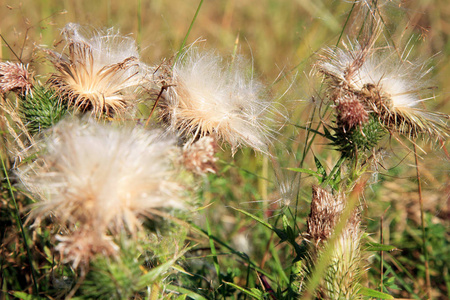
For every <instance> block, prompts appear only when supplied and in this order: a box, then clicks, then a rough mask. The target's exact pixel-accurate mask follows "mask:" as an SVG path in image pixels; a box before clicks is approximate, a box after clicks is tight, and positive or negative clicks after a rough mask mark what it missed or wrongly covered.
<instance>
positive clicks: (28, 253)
mask: <svg viewBox="0 0 450 300" xmlns="http://www.w3.org/2000/svg"><path fill="white" fill-rule="evenodd" d="M0 159H1V161H2V167H3V172H4V173H5V178H6V181H7V183H8V189H9V192H10V194H11V199H12V200H13V203H14V209H15V210H16V211H15V217H16V221H17V224H19V227H20V232H21V234H22V238H23V243H24V245H25V249H26V251H27V257H28V261H29V263H30V268H31V277H32V278H33V291H34V294H35V295H36V296H38V291H39V289H38V286H37V281H36V273H35V270H34V267H33V260H32V259H31V251H30V248H29V247H28V242H27V236H26V234H25V230H24V229H23V224H22V220H20V214H19V207H18V206H17V202H16V198H15V197H14V192H13V190H12V186H11V181H10V180H9V176H8V172H7V171H6V166H5V161H4V160H3V157H1V156H0Z"/></svg>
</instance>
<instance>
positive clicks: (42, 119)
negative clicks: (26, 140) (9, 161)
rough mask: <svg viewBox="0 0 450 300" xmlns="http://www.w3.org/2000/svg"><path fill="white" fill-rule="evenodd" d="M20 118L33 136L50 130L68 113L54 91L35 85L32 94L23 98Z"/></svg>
mask: <svg viewBox="0 0 450 300" xmlns="http://www.w3.org/2000/svg"><path fill="white" fill-rule="evenodd" d="M21 99H22V102H21V106H20V117H21V118H22V121H23V123H24V124H25V125H26V126H27V128H28V130H29V131H30V133H31V134H33V135H34V134H37V133H39V132H41V131H42V130H44V129H47V128H50V127H52V126H53V125H55V124H56V123H58V121H59V120H61V119H62V118H63V117H64V115H65V114H66V113H67V106H66V105H65V104H63V103H61V102H60V101H59V99H58V96H57V94H56V93H55V91H54V90H52V89H49V88H46V87H44V86H42V85H35V86H34V87H33V90H32V92H31V93H28V94H27V95H25V96H23V97H21Z"/></svg>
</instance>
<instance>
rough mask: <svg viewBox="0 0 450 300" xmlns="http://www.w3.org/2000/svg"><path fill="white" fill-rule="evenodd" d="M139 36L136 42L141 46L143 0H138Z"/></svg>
mask: <svg viewBox="0 0 450 300" xmlns="http://www.w3.org/2000/svg"><path fill="white" fill-rule="evenodd" d="M137 2H138V3H137V5H138V7H137V16H136V17H137V38H136V42H137V45H138V48H139V49H140V48H141V42H142V0H137Z"/></svg>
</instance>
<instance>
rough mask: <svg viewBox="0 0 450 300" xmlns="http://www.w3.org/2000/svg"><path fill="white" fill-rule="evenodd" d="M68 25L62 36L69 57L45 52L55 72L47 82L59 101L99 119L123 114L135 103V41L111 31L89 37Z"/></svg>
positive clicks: (137, 80)
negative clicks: (102, 115) (58, 97)
mask: <svg viewBox="0 0 450 300" xmlns="http://www.w3.org/2000/svg"><path fill="white" fill-rule="evenodd" d="M83 31H85V30H83V28H82V27H81V26H80V25H78V24H74V23H69V24H67V25H66V27H65V28H64V30H63V31H62V32H63V35H64V38H65V40H66V42H67V46H66V49H68V54H58V53H55V52H52V51H47V52H48V53H49V54H50V56H49V57H50V61H51V62H52V63H53V65H54V66H55V68H56V70H57V71H58V73H56V74H53V75H52V76H51V78H50V79H49V83H50V85H51V86H52V87H53V88H54V89H55V90H56V91H57V92H58V93H59V95H60V96H61V100H62V101H66V102H67V103H68V104H69V105H73V106H74V107H76V108H77V109H79V110H81V111H91V112H92V114H94V115H96V116H99V115H101V114H103V113H106V114H107V115H112V114H121V113H124V112H125V111H126V110H127V109H129V108H130V107H133V106H134V105H135V104H136V101H137V100H136V93H137V91H138V87H139V85H140V83H141V80H142V76H143V75H142V73H141V71H142V64H141V63H140V62H139V54H138V51H137V47H136V44H135V42H134V40H133V39H132V38H130V37H126V36H121V35H119V34H118V32H116V31H114V30H113V29H112V28H111V29H109V30H107V31H105V32H100V31H99V32H96V33H94V34H92V35H91V36H90V37H87V35H88V34H87V33H85V34H83Z"/></svg>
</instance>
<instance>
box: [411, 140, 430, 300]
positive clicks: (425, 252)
mask: <svg viewBox="0 0 450 300" xmlns="http://www.w3.org/2000/svg"><path fill="white" fill-rule="evenodd" d="M414 160H415V164H416V174H417V187H418V194H419V204H420V223H421V224H420V225H421V228H422V247H423V250H422V251H423V255H424V258H425V282H426V292H427V297H428V299H431V280H430V269H429V265H428V259H429V258H428V250H427V235H426V231H425V218H424V211H423V198H422V184H421V180H420V171H419V161H418V155H417V147H416V144H414Z"/></svg>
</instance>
